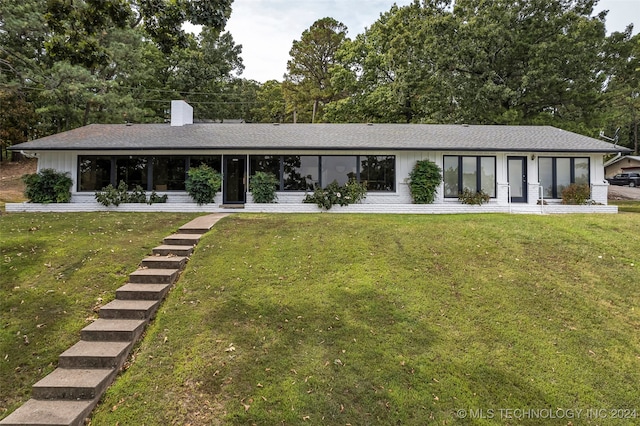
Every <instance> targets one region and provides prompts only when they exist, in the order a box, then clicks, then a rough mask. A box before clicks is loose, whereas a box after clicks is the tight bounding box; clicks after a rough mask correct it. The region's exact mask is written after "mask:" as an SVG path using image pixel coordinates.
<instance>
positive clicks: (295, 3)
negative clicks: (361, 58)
mask: <svg viewBox="0 0 640 426" xmlns="http://www.w3.org/2000/svg"><path fill="white" fill-rule="evenodd" d="M394 3H395V4H398V5H399V6H402V5H406V4H409V3H411V0H396V1H394V0H234V2H233V4H232V8H233V11H232V13H231V18H230V19H229V23H228V24H227V28H226V30H227V31H229V32H230V33H231V34H232V35H233V39H234V40H235V42H236V43H237V44H241V45H242V58H243V62H244V65H245V70H244V73H243V74H242V77H244V78H247V79H253V80H257V81H260V82H264V81H266V80H271V79H274V80H282V76H283V74H284V73H285V72H286V69H287V60H288V59H289V50H290V49H291V45H292V43H293V41H294V40H299V39H300V36H301V35H302V32H303V31H304V30H306V29H308V28H309V27H310V26H311V25H312V24H313V23H314V22H315V21H316V20H318V19H321V18H324V17H331V18H334V19H335V20H337V21H340V22H342V23H343V24H345V25H346V26H347V28H348V29H349V37H350V38H353V37H355V36H356V35H357V34H360V33H362V32H364V29H365V27H369V26H371V25H372V24H373V23H374V22H375V21H376V20H377V19H378V18H379V16H380V14H381V13H383V12H386V11H388V10H389V9H390V8H391V6H392V5H393V4H394ZM595 10H596V13H597V12H599V11H601V10H609V14H608V16H607V30H608V31H622V30H624V28H625V27H626V26H627V25H628V24H629V23H631V22H632V17H633V18H634V19H637V17H640V0H601V1H600V4H599V5H598V6H596V8H595ZM636 24H638V25H640V24H639V23H637V22H636ZM638 29H639V28H635V31H634V32H638Z"/></svg>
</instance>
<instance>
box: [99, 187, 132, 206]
mask: <svg viewBox="0 0 640 426" xmlns="http://www.w3.org/2000/svg"><path fill="white" fill-rule="evenodd" d="M95 198H96V201H97V202H99V203H100V204H102V205H103V206H107V207H108V206H110V205H112V204H113V205H114V206H116V207H117V206H119V205H120V204H121V203H127V202H128V200H129V194H128V193H127V184H126V183H125V182H124V181H120V183H119V184H118V187H117V188H114V187H113V185H111V184H109V185H107V186H105V187H104V188H102V190H100V191H98V192H96V194H95Z"/></svg>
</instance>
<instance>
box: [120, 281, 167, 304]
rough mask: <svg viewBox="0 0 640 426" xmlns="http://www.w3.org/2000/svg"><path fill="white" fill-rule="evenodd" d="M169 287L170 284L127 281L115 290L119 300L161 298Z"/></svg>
mask: <svg viewBox="0 0 640 426" xmlns="http://www.w3.org/2000/svg"><path fill="white" fill-rule="evenodd" d="M170 288H171V284H134V283H128V284H125V285H123V286H122V287H120V288H119V289H117V290H116V299H120V300H161V299H163V298H164V296H165V294H167V292H168V291H169V289H170Z"/></svg>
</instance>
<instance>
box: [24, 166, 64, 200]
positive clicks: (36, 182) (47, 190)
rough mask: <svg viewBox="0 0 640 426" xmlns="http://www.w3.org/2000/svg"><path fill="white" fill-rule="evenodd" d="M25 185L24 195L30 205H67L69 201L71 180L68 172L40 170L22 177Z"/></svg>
mask: <svg viewBox="0 0 640 426" xmlns="http://www.w3.org/2000/svg"><path fill="white" fill-rule="evenodd" d="M22 180H23V182H24V183H25V185H26V188H25V191H24V195H25V196H26V197H27V198H28V199H29V201H31V202H32V203H43V204H48V203H68V202H70V201H71V185H73V180H72V179H71V177H70V175H69V173H68V172H66V173H60V172H57V171H55V170H53V169H42V170H40V171H39V172H38V173H34V174H29V175H25V176H23V177H22Z"/></svg>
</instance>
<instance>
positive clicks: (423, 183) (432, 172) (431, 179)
mask: <svg viewBox="0 0 640 426" xmlns="http://www.w3.org/2000/svg"><path fill="white" fill-rule="evenodd" d="M440 182H442V171H441V170H440V167H438V165H437V164H435V163H433V162H431V161H429V160H420V161H417V162H416V164H415V166H413V170H411V173H410V174H409V182H408V183H409V190H410V191H411V198H412V199H413V203H414V204H431V203H433V201H434V200H435V198H436V193H437V192H438V186H439V185H440Z"/></svg>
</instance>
